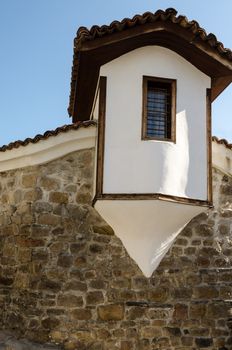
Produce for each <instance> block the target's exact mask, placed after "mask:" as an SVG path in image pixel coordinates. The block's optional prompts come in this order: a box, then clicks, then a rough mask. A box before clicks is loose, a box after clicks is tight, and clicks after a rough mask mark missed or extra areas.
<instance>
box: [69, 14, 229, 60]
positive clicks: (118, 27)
mask: <svg viewBox="0 0 232 350" xmlns="http://www.w3.org/2000/svg"><path fill="white" fill-rule="evenodd" d="M157 21H170V22H172V23H174V24H178V25H179V26H180V27H183V28H186V29H188V30H190V31H191V32H192V33H194V34H195V36H196V37H197V36H198V37H200V38H201V39H202V40H203V41H206V42H208V44H209V45H210V46H212V47H214V48H216V49H217V50H218V52H219V53H220V54H222V55H226V56H227V58H228V59H229V60H232V51H231V50H230V49H226V48H225V47H224V45H223V44H222V43H221V42H219V41H218V40H217V37H216V36H215V35H214V34H212V33H209V34H207V32H206V31H205V29H203V28H201V27H200V25H199V23H198V22H197V21H194V20H192V21H189V20H188V18H187V17H185V16H182V15H179V16H177V11H176V10H175V9H173V8H168V9H166V10H164V11H163V10H158V11H156V12H155V13H152V12H145V13H144V14H142V15H135V16H134V17H133V18H124V19H123V20H122V21H120V22H119V21H113V22H112V23H111V24H110V25H103V26H97V25H94V26H93V27H91V28H90V29H88V28H86V27H80V28H79V29H78V31H77V36H76V38H75V40H74V49H78V47H79V46H80V45H81V44H82V43H83V42H85V41H90V40H94V39H97V38H102V37H103V36H106V35H110V34H113V33H115V32H121V31H123V30H126V29H129V28H132V27H135V26H139V25H143V24H145V23H154V22H157Z"/></svg>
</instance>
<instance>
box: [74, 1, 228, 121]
mask: <svg viewBox="0 0 232 350" xmlns="http://www.w3.org/2000/svg"><path fill="white" fill-rule="evenodd" d="M157 21H169V22H171V23H173V24H176V25H178V26H180V27H182V28H186V30H188V31H191V32H192V33H193V34H194V36H195V39H197V38H200V39H201V40H202V41H204V42H206V43H207V44H208V45H209V46H211V47H212V48H214V49H215V50H217V51H218V53H219V54H220V55H221V56H223V57H225V58H226V59H228V60H229V61H232V51H231V50H230V49H227V48H225V47H224V45H223V44H222V43H221V42H220V41H218V40H217V37H216V36H215V35H214V34H212V33H209V34H207V32H206V31H205V30H204V29H203V28H201V27H200V25H199V23H198V22H197V21H195V20H192V21H189V20H188V18H187V17H185V16H182V15H179V16H177V11H176V10H175V9H173V8H168V9H166V10H164V11H163V10H158V11H156V12H155V13H152V12H145V13H144V14H143V15H135V16H134V17H133V18H124V19H123V20H122V21H113V22H112V23H111V24H110V25H103V26H97V25H94V26H93V27H92V28H91V29H88V28H86V27H80V28H79V29H78V31H77V35H76V38H75V39H74V55H73V66H72V74H71V84H70V85H71V91H70V96H69V107H68V113H69V115H70V116H72V113H73V103H74V99H75V85H76V80H77V71H78V50H79V48H80V47H81V44H82V43H84V42H86V41H92V40H95V39H97V38H102V37H104V36H107V35H111V34H113V33H116V32H121V31H124V30H127V29H130V28H132V27H135V26H140V25H143V24H145V23H154V22H157Z"/></svg>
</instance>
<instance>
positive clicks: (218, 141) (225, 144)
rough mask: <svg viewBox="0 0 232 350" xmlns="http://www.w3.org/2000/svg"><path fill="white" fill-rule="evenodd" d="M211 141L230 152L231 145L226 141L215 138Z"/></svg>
mask: <svg viewBox="0 0 232 350" xmlns="http://www.w3.org/2000/svg"><path fill="white" fill-rule="evenodd" d="M212 140H213V141H214V142H216V143H218V144H220V145H224V146H225V147H226V148H229V149H231V150H232V143H229V142H228V141H227V140H226V139H219V138H218V137H216V136H213V137H212Z"/></svg>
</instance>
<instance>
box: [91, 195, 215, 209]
mask: <svg viewBox="0 0 232 350" xmlns="http://www.w3.org/2000/svg"><path fill="white" fill-rule="evenodd" d="M155 199H156V200H162V201H168V202H173V203H179V204H188V205H196V206H205V207H212V203H211V202H209V201H205V200H201V199H192V198H185V197H178V196H171V195H166V194H162V193H107V194H101V195H96V196H95V198H94V199H93V205H94V204H95V203H96V201H97V200H155Z"/></svg>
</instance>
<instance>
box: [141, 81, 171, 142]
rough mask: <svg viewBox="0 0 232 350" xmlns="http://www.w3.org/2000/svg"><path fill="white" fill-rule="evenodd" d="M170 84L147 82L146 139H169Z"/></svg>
mask: <svg viewBox="0 0 232 350" xmlns="http://www.w3.org/2000/svg"><path fill="white" fill-rule="evenodd" d="M170 119H171V84H169V83H162V82H156V81H148V84H147V123H146V125H147V129H146V136H147V137H155V138H160V139H163V138H170V137H171V130H170V127H171V120H170Z"/></svg>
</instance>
